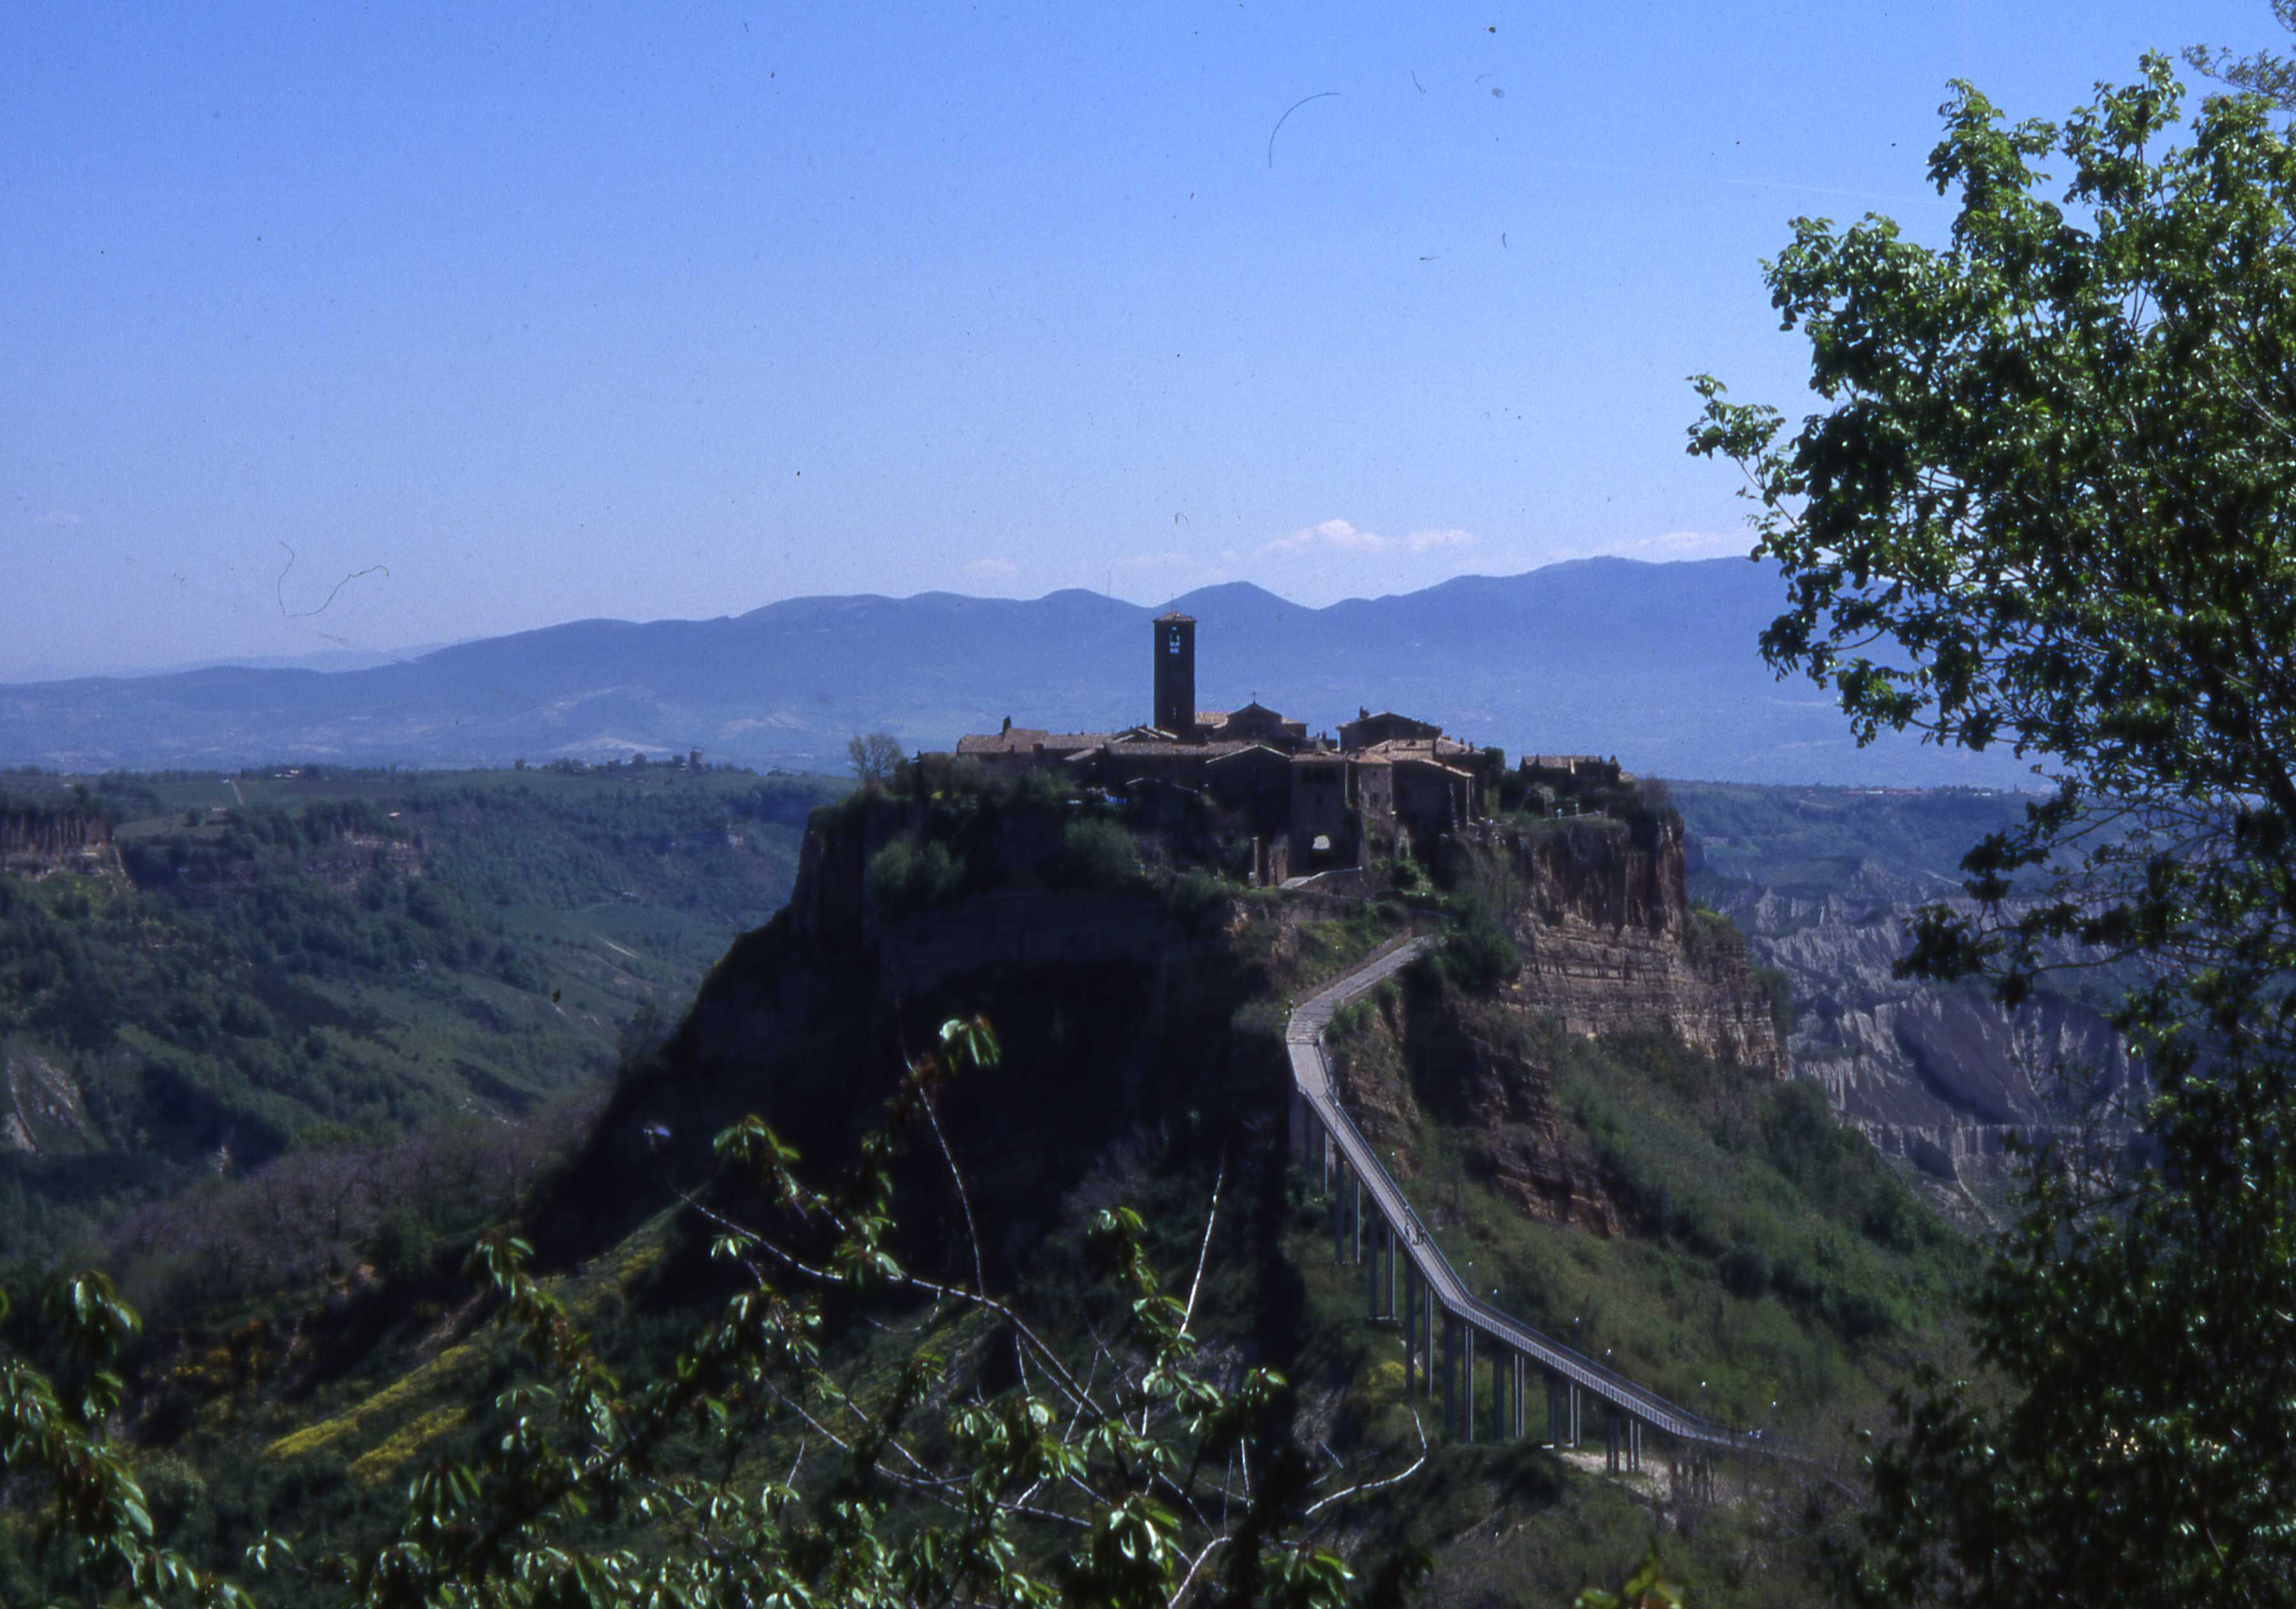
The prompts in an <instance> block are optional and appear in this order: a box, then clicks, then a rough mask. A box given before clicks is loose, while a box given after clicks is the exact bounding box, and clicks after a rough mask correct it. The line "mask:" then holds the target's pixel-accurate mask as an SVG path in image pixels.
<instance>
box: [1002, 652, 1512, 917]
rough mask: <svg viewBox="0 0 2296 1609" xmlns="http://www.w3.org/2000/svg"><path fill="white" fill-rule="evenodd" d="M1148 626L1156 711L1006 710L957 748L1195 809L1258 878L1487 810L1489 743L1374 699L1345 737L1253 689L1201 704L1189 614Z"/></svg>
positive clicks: (1368, 851)
mask: <svg viewBox="0 0 2296 1609" xmlns="http://www.w3.org/2000/svg"><path fill="white" fill-rule="evenodd" d="M1152 632H1153V637H1152V643H1153V663H1152V677H1151V693H1152V699H1151V708H1152V716H1151V719H1150V722H1149V724H1148V725H1146V726H1144V727H1131V728H1129V729H1128V730H1126V731H1121V732H1061V733H1055V732H1046V731H1043V730H1040V729H1038V728H1036V727H1015V726H1013V723H1012V721H1011V720H1010V719H1009V718H1008V719H1007V720H1006V721H1005V728H1004V730H1002V731H1001V732H995V733H985V734H980V735H972V736H967V737H964V738H961V739H959V740H958V742H957V745H956V753H957V756H958V757H959V758H960V759H970V760H972V761H974V762H976V763H978V764H979V765H980V767H981V768H983V769H984V770H987V771H988V772H990V773H992V774H1003V775H1012V774H1015V773H1018V772H1021V771H1026V770H1030V769H1039V768H1043V769H1050V768H1062V769H1064V770H1065V771H1066V772H1067V773H1068V774H1069V775H1070V776H1074V777H1075V778H1077V779H1078V780H1079V781H1081V782H1085V783H1088V784H1093V785H1095V786H1097V787H1099V788H1101V789H1102V790H1103V791H1104V792H1108V793H1109V794H1111V795H1113V796H1116V797H1119V798H1126V799H1136V800H1142V801H1143V803H1144V807H1145V808H1148V809H1149V811H1150V814H1151V815H1152V817H1155V819H1157V820H1158V821H1159V822H1169V823H1177V822H1180V821H1182V820H1184V819H1185V820H1200V821H1201V822H1203V823H1205V824H1207V825H1206V831H1207V832H1209V833H1210V834H1212V835H1213V836H1217V837H1225V838H1226V839H1228V840H1229V841H1236V840H1242V839H1249V840H1250V841H1251V845H1252V871H1253V877H1254V879H1255V881H1259V882H1283V881H1284V880H1285V879H1286V878H1289V877H1292V876H1298V875H1305V874H1312V873H1316V872H1322V871H1328V870H1337V869H1341V868H1346V867H1353V866H1364V865H1365V864H1367V863H1368V862H1369V861H1370V860H1371V858H1373V857H1374V855H1382V854H1393V853H1397V852H1404V853H1411V852H1420V853H1427V852H1431V851H1432V850H1433V848H1434V845H1435V844H1436V842H1437V841H1439V839H1441V838H1442V837H1443V836H1444V835H1445V834H1447V833H1455V832H1456V831H1458V830H1459V829H1460V828H1461V827H1463V826H1464V825H1467V824H1468V823H1470V822H1472V821H1476V820H1479V819H1480V817H1482V815H1483V791H1484V788H1485V786H1486V784H1489V783H1490V782H1492V781H1493V780H1495V779H1494V778H1493V777H1491V776H1489V775H1488V771H1489V769H1490V759H1489V757H1488V753H1487V752H1486V751H1483V750H1480V749H1477V748H1474V747H1472V745H1470V744H1467V743H1462V742H1460V741H1459V740H1457V739H1456V738H1452V737H1447V736H1445V735H1444V734H1443V729H1442V728H1441V727H1439V726H1437V725H1435V724H1434V723H1433V722H1431V721H1423V720H1415V719H1414V718H1411V717H1409V716H1405V715H1398V714H1395V713H1394V712H1392V711H1382V713H1380V714H1378V715H1374V714H1372V713H1371V711H1370V710H1369V709H1368V708H1365V709H1364V710H1360V711H1358V713H1357V718H1356V719H1355V720H1353V721H1349V722H1346V723H1344V724H1343V725H1341V727H1340V735H1339V739H1338V741H1337V742H1333V740H1332V739H1331V738H1330V737H1329V736H1325V735H1317V736H1314V737H1310V736H1309V735H1308V728H1307V724H1306V723H1305V722H1304V721H1297V720H1290V719H1286V718H1284V716H1283V714H1282V713H1281V712H1280V711H1278V710H1272V709H1269V708H1268V707H1267V705H1265V704H1262V703H1261V702H1259V700H1258V699H1256V698H1255V699H1253V700H1252V701H1251V702H1249V703H1247V704H1245V705H1244V706H1243V707H1242V709H1239V710H1199V709H1198V708H1197V707H1196V622H1195V620H1193V618H1191V617H1190V616H1187V615H1185V614H1180V613H1177V612H1174V613H1169V614H1165V615H1160V616H1159V617H1157V619H1156V620H1154V621H1153V622H1152ZM1151 795H1152V796H1153V797H1152V799H1151V798H1150V796H1151Z"/></svg>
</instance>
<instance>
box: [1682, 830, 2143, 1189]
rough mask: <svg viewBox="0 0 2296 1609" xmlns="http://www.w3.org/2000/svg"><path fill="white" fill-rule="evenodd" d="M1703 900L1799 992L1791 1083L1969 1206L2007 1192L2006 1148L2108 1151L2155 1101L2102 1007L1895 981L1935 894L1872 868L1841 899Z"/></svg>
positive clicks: (1751, 895)
mask: <svg viewBox="0 0 2296 1609" xmlns="http://www.w3.org/2000/svg"><path fill="white" fill-rule="evenodd" d="M1935 897H1936V894H1935V890H1934V888H1933V887H1932V886H1931V885H1930V884H1928V883H1926V882H1924V883H1921V884H1918V885H1916V884H1915V883H1914V882H1910V881H1908V880H1907V879H1906V878H1904V877H1902V876H1898V875H1896V874H1891V873H1890V872H1888V871H1886V870H1885V869H1884V868H1882V867H1881V866H1874V865H1867V866H1861V867H1860V868H1859V869H1858V874H1857V876H1856V877H1855V878H1854V879H1852V880H1851V882H1850V886H1849V889H1848V890H1847V891H1841V892H1831V893H1827V894H1825V895H1822V896H1815V897H1812V896H1797V895H1794V894H1791V893H1786V892H1782V891H1778V890H1776V889H1774V888H1767V887H1762V886H1750V885H1744V884H1740V885H1736V886H1732V887H1720V886H1718V887H1717V888H1716V889H1715V890H1714V891H1712V893H1711V894H1710V898H1712V899H1714V900H1715V902H1716V903H1717V905H1718V907H1720V908H1722V909H1723V910H1724V911H1725V913H1726V914H1727V915H1729V916H1730V917H1731V918H1732V919H1733V920H1734V922H1735V923H1736V924H1738V926H1739V927H1740V928H1742V929H1743V931H1744V932H1746V934H1747V935H1748V937H1749V940H1750V941H1751V945H1752V947H1753V950H1754V953H1755V954H1756V955H1757V956H1759V958H1760V959H1761V960H1762V962H1763V963H1764V964H1765V965H1769V966H1772V967H1775V968H1776V969H1777V970H1778V971H1780V972H1782V973H1784V974H1785V975H1786V977H1787V978H1788V980H1789V981H1791V984H1792V991H1793V997H1794V1000H1795V1005H1796V1019H1795V1026H1794V1031H1793V1035H1792V1044H1791V1050H1792V1055H1793V1061H1794V1067H1795V1071H1797V1073H1798V1074H1799V1075H1800V1076H1801V1077H1804V1078H1811V1079H1816V1080H1821V1081H1823V1082H1824V1084H1825V1088H1826V1092H1827V1094H1828V1095H1829V1096H1831V1097H1832V1100H1833V1105H1834V1108H1835V1110H1836V1111H1837V1112H1839V1113H1840V1114H1841V1117H1842V1119H1843V1121H1846V1122H1849V1123H1851V1124H1854V1125H1855V1126H1856V1127H1857V1128H1858V1129H1861V1130H1862V1131H1864V1133H1865V1134H1866V1137H1868V1138H1870V1139H1871V1140H1872V1141H1873V1142H1874V1145H1876V1146H1877V1147H1879V1148H1880V1149H1881V1150H1882V1152H1883V1153H1886V1154H1888V1155H1891V1156H1898V1157H1904V1158H1906V1159H1907V1160H1908V1161H1910V1162H1914V1163H1915V1165H1916V1166H1917V1167H1919V1168H1920V1169H1921V1170H1923V1172H1925V1173H1926V1174H1927V1175H1929V1176H1930V1177H1931V1178H1933V1179H1934V1180H1936V1181H1938V1182H1939V1184H1940V1185H1941V1186H1945V1188H1946V1189H1947V1191H1948V1193H1949V1194H1950V1195H1952V1196H1956V1197H1958V1198H1960V1199H1961V1200H1962V1201H1963V1203H1964V1205H1965V1206H1974V1205H1977V1204H1978V1203H1979V1202H1980V1201H1981V1200H1982V1199H1984V1198H1989V1197H1990V1196H1992V1195H1994V1194H1997V1193H1998V1191H1999V1190H2000V1188H2001V1187H2002V1186H2004V1185H2005V1183H2006V1182H2007V1179H2008V1177H2009V1170H2008V1166H2007V1159H2006V1157H2005V1153H2004V1149H2003V1147H2004V1142H2005V1139H2006V1138H2007V1137H2008V1136H2009V1135H2011V1134H2013V1133H2022V1134H2024V1135H2026V1136H2028V1137H2031V1138H2033V1139H2036V1140H2047V1139H2050V1138H2052V1137H2071V1136H2073V1135H2075V1134H2077V1133H2080V1132H2082V1131H2084V1130H2086V1131H2087V1132H2089V1133H2091V1134H2092V1135H2095V1136H2098V1137H2102V1138H2103V1140H2104V1141H2105V1142H2106V1143H2108V1144H2117V1143H2125V1142H2126V1140H2127V1139H2128V1137H2130V1136H2131V1135H2132V1134H2133V1132H2134V1127H2135V1126H2134V1123H2133V1121H2131V1114H2132V1113H2133V1112H2134V1111H2135V1110H2136V1108H2138V1107H2140V1106H2141V1105H2142V1104H2143V1102H2144V1098H2145V1096H2146V1095H2147V1094H2148V1093H2149V1090H2148V1087H2147V1086H2146V1084H2145V1082H2144V1075H2143V1071H2142V1070H2141V1069H2140V1068H2137V1067H2134V1066H2132V1064H2131V1063H2130V1060H2129V1056H2128V1048H2127V1047H2126V1046H2125V1045H2124V1044H2123V1043H2122V1042H2121V1040H2120V1037H2119V1036H2118V1035H2117V1034H2115V1033H2114V1032H2113V1031H2112V1027H2111V1025H2110V1024H2109V1023H2108V1022H2106V1021H2105V1019H2104V1017H2103V1014H2102V1013H2101V1012H2100V1011H2099V1010H2098V1009H2096V1008H2095V1006H2090V1005H2086V1004H2083V1003H2081V1002H2079V1001H2078V1000H2076V999H2073V998H2071V997H2065V996H2062V995H2052V994H2041V995H2038V996H2036V997H2034V998H2033V999H2032V1000H2031V1001H2030V1002H2029V1003H2028V1004H2026V1005H2024V1006H2021V1007H2020V1008H2019V1009H2017V1010H2016V1011H2013V1012H2012V1011H2008V1010H2005V1009H2004V1008H2003V1007H2002V1006H2000V1005H1998V1004H1997V1002H1995V1001H1994V1000H1993V999H1992V998H1991V997H1990V996H1989V995H1988V994H1987V993H1985V992H1984V991H1983V990H1982V989H1980V988H1976V987H1953V988H1946V987H1940V986H1938V985H1934V984H1928V983H1920V982H1914V981H1907V980H1903V979H1899V978H1897V977H1895V976H1893V975H1892V970H1891V969H1892V968H1893V966H1894V965H1895V964H1896V963H1897V961H1898V959H1899V958H1900V957H1901V956H1904V955H1905V954H1906V953H1907V950H1908V949H1909V948H1911V938H1910V933H1909V928H1910V924H1911V922H1912V918H1913V913H1914V911H1915V908H1916V907H1918V906H1920V905H1921V904H1923V903H1924V902H1926V901H1929V900H1931V899H1935ZM1948 1204H1949V1203H1948Z"/></svg>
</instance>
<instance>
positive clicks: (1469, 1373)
mask: <svg viewBox="0 0 2296 1609" xmlns="http://www.w3.org/2000/svg"><path fill="white" fill-rule="evenodd" d="M1459 1333H1460V1339H1461V1341H1462V1342H1464V1345H1465V1349H1466V1359H1467V1367H1465V1368H1464V1370H1462V1371H1461V1377H1462V1378H1463V1380H1464V1382H1465V1387H1466V1390H1465V1398H1464V1400H1463V1401H1462V1402H1461V1404H1460V1407H1461V1409H1462V1410H1463V1411H1462V1413H1461V1415H1460V1417H1461V1420H1462V1421H1463V1423H1464V1424H1465V1427H1466V1440H1467V1442H1468V1443H1469V1445H1471V1446H1472V1444H1473V1442H1474V1440H1475V1326H1473V1325H1472V1324H1463V1325H1461V1326H1459Z"/></svg>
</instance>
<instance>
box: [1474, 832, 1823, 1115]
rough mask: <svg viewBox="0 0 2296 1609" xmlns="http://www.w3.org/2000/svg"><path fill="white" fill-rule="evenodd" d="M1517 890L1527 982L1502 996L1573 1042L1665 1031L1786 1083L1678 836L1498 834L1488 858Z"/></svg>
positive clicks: (1746, 975)
mask: <svg viewBox="0 0 2296 1609" xmlns="http://www.w3.org/2000/svg"><path fill="white" fill-rule="evenodd" d="M1484 852H1485V853H1486V854H1487V855H1488V857H1489V858H1491V859H1492V860H1494V861H1496V862H1497V863H1498V864H1500V865H1501V866H1504V868H1505V872H1506V873H1507V874H1508V883H1509V884H1510V885H1511V886H1512V887H1513V888H1517V889H1520V891H1521V901H1520V904H1519V905H1518V906H1517V907H1516V908H1515V910H1514V912H1513V923H1512V931H1513V938H1514V940H1515V944H1516V947H1517V948H1519V949H1520V950H1521V953H1522V959H1523V965H1522V971H1521V973H1520V974H1518V975H1517V976H1516V978H1515V979H1514V980H1513V981H1512V982H1510V983H1509V984H1507V985H1506V986H1505V990H1504V997H1505V1000H1506V1001H1507V1003H1508V1004H1509V1005H1510V1006H1513V1007H1514V1008H1515V1010H1516V1011H1517V1012H1518V1013H1519V1014H1522V1015H1524V1016H1526V1017H1540V1016H1551V1017H1554V1018H1556V1019H1558V1020H1559V1021H1560V1022H1562V1025H1563V1027H1564V1028H1566V1029H1567V1030H1570V1032H1572V1033H1577V1034H1585V1035H1590V1036H1595V1037H1601V1036H1606V1035H1610V1034H1614V1033H1651V1032H1661V1033H1669V1034H1672V1035H1673V1036H1674V1037H1676V1038H1679V1039H1680V1040H1681V1041H1682V1042H1683V1043H1684V1044H1685V1045H1687V1046H1689V1047H1691V1048H1692V1049H1693V1050H1698V1051H1702V1052H1703V1053H1705V1054H1706V1055H1710V1056H1713V1057H1715V1058H1716V1059H1717V1060H1718V1061H1726V1062H1734V1063H1738V1064H1739V1065H1741V1066H1745V1067H1751V1068H1757V1069H1759V1070H1761V1071H1766V1072H1767V1073H1769V1074H1771V1075H1772V1076H1773V1077H1777V1078H1783V1077H1784V1076H1785V1073H1786V1055H1785V1050H1784V1046H1783V1045H1782V1044H1781V1043H1780V1040H1779V1036H1778V1028H1777V1022H1776V1020H1775V1015H1774V1014H1773V1012H1772V1010H1771V1006H1770V1000H1769V996H1768V995H1767V992H1766V991H1765V989H1763V987H1762V985H1761V983H1760V981H1759V980H1758V979H1757V978H1756V977H1755V975H1754V973H1753V969H1752V966H1751V963H1750V962H1749V960H1748V957H1747V953H1746V946H1745V942H1744V940H1742V939H1741V938H1740V937H1739V936H1738V933H1737V932H1736V931H1735V930H1734V928H1732V927H1731V925H1730V924H1729V923H1728V922H1726V921H1724V920H1720V919H1718V918H1717V917H1716V916H1714V915H1712V914H1710V913H1706V912H1702V911H1700V910H1698V909H1697V908H1696V907H1693V905H1692V904H1691V900H1690V891H1689V883H1688V881H1687V877H1686V874H1685V860H1684V854H1683V838H1682V832H1681V829H1680V827H1679V826H1678V825H1675V824H1674V823H1673V822H1672V821H1671V820H1669V819H1667V818H1658V819H1652V820H1646V821H1642V822H1637V823H1635V824H1632V825H1628V824H1625V823H1618V822H1610V821H1598V820H1584V821H1570V822H1561V823H1555V824H1552V825H1550V826H1548V827H1547V828H1546V829H1544V830H1541V831H1538V832H1536V833H1505V834H1500V835H1497V838H1496V841H1494V842H1493V843H1492V844H1491V846H1490V847H1489V849H1488V850H1486V851H1484Z"/></svg>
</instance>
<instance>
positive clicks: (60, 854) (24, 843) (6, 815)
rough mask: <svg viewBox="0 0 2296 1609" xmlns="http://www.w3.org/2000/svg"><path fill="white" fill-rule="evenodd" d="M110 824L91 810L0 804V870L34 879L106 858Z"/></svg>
mask: <svg viewBox="0 0 2296 1609" xmlns="http://www.w3.org/2000/svg"><path fill="white" fill-rule="evenodd" d="M110 856H111V823H110V822H109V821H107V820H105V819H104V818H103V817H102V816H100V815H98V814H96V813H95V812H94V811H92V810H80V809H42V808H39V807H37V806H26V805H0V871H8V872H13V873H16V874H19V875H29V876H37V875H39V874H42V873H44V872H46V871H49V870H52V869H53V868H55V867H58V866H76V867H89V866H94V865H96V864H100V863H102V861H105V860H107V859H109V858H110Z"/></svg>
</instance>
